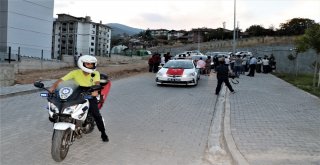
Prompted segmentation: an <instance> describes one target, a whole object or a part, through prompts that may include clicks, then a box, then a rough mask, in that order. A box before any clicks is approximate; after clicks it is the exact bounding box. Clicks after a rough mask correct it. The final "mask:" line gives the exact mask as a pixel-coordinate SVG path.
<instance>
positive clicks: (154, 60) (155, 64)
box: [148, 52, 172, 73]
mask: <svg viewBox="0 0 320 165" xmlns="http://www.w3.org/2000/svg"><path fill="white" fill-rule="evenodd" d="M171 57H172V56H171V55H170V52H167V53H166V54H164V55H163V56H162V57H161V54H160V53H154V54H153V55H152V56H151V57H150V58H149V59H148V65H149V72H153V73H157V72H158V70H159V66H160V65H161V66H163V65H164V64H165V63H167V62H168V61H169V60H170V59H171Z"/></svg>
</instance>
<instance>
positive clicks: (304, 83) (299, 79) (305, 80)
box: [273, 73, 320, 98]
mask: <svg viewBox="0 0 320 165" xmlns="http://www.w3.org/2000/svg"><path fill="white" fill-rule="evenodd" d="M273 75H275V76H277V77H279V78H281V79H282V80H284V81H286V82H288V83H290V84H292V85H294V86H296V87H298V88H300V89H302V90H304V91H306V92H308V93H311V94H313V95H315V96H317V97H319V98H320V88H319V87H315V88H313V87H312V83H313V74H298V76H295V75H294V74H288V73H273ZM317 80H318V79H317ZM316 83H317V82H316Z"/></svg>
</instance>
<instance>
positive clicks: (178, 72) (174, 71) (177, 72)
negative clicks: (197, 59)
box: [167, 68, 184, 76]
mask: <svg viewBox="0 0 320 165" xmlns="http://www.w3.org/2000/svg"><path fill="white" fill-rule="evenodd" d="M183 71H184V69H174V68H169V69H168V70H167V75H174V76H181V75H182V74H183Z"/></svg>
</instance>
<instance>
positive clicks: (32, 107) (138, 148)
mask: <svg viewBox="0 0 320 165" xmlns="http://www.w3.org/2000/svg"><path fill="white" fill-rule="evenodd" d="M209 79H210V80H208V77H203V78H202V80H201V81H200V82H199V85H198V86H197V87H172V86H160V87H158V86H156V85H155V81H154V74H151V73H150V74H149V73H148V74H142V75H138V76H135V77H130V78H125V79H121V80H117V81H114V82H113V84H112V88H111V91H110V94H109V97H108V100H107V104H106V105H105V106H104V107H103V109H102V111H101V113H102V115H103V116H104V118H105V120H106V125H107V132H108V134H109V137H110V142H109V143H103V142H101V140H100V134H99V132H98V131H97V129H96V130H95V131H94V132H93V133H91V134H89V135H85V136H84V137H83V138H82V139H80V140H77V141H76V142H75V143H74V144H73V145H72V146H71V148H70V151H69V154H68V156H67V158H66V159H65V160H64V161H63V162H62V163H61V164H113V165H131V164H132V165H142V164H146V165H163V164H170V165H175V164H176V165H188V164H190V165H201V164H208V163H207V161H206V160H205V151H206V149H207V140H208V134H209V128H210V124H211V120H212V116H213V112H214V104H215V99H216V96H215V95H214V93H213V91H214V90H213V88H214V87H215V81H212V79H213V78H212V77H210V78H209ZM45 106H46V100H45V99H43V98H40V97H39V93H33V94H26V95H22V96H14V97H9V98H3V99H1V164H3V165H6V164H8V165H9V164H10V165H15V164H56V163H55V162H54V161H53V160H52V159H51V155H50V146H51V134H52V125H51V124H50V123H49V121H48V120H47V117H48V116H47V112H46V111H45V110H44V107H45Z"/></svg>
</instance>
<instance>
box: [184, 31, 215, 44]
mask: <svg viewBox="0 0 320 165" xmlns="http://www.w3.org/2000/svg"><path fill="white" fill-rule="evenodd" d="M213 30H214V29H208V28H197V29H192V30H191V31H189V32H188V41H189V42H193V43H197V42H203V41H204V37H205V35H207V34H208V33H209V32H211V31H213Z"/></svg>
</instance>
